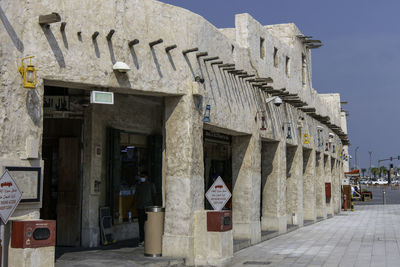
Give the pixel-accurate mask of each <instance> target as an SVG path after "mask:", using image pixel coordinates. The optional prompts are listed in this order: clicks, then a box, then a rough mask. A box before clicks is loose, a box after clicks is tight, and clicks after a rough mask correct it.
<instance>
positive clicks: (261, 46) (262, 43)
mask: <svg viewBox="0 0 400 267" xmlns="http://www.w3.org/2000/svg"><path fill="white" fill-rule="evenodd" d="M260 58H261V59H264V58H265V39H264V38H262V37H260Z"/></svg>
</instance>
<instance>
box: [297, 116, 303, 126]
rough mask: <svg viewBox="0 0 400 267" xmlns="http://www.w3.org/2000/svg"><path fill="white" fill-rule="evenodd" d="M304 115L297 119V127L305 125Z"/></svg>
mask: <svg viewBox="0 0 400 267" xmlns="http://www.w3.org/2000/svg"><path fill="white" fill-rule="evenodd" d="M303 121H304V117H302V116H300V117H299V118H298V120H297V128H299V129H301V128H303V127H304V125H303Z"/></svg>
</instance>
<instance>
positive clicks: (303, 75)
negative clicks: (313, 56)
mask: <svg viewBox="0 0 400 267" xmlns="http://www.w3.org/2000/svg"><path fill="white" fill-rule="evenodd" d="M301 83H302V85H303V87H305V86H306V83H307V62H306V56H305V55H304V54H301Z"/></svg>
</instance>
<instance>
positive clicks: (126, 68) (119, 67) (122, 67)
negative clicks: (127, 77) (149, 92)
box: [113, 61, 131, 73]
mask: <svg viewBox="0 0 400 267" xmlns="http://www.w3.org/2000/svg"><path fill="white" fill-rule="evenodd" d="M113 70H116V71H119V72H121V73H125V72H127V71H129V70H131V68H130V67H129V66H128V64H126V63H124V62H122V61H118V62H116V63H115V64H114V66H113Z"/></svg>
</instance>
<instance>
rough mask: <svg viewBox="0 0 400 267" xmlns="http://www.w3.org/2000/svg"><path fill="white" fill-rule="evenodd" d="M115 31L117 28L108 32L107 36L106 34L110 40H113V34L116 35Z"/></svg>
mask: <svg viewBox="0 0 400 267" xmlns="http://www.w3.org/2000/svg"><path fill="white" fill-rule="evenodd" d="M114 33H115V30H113V29H111V30H110V31H109V32H108V34H107V36H106V38H107V40H108V41H110V40H111V38H112V36H113V35H114Z"/></svg>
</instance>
